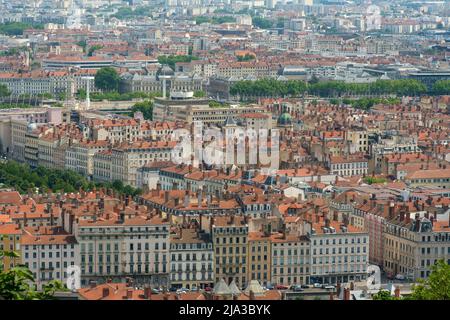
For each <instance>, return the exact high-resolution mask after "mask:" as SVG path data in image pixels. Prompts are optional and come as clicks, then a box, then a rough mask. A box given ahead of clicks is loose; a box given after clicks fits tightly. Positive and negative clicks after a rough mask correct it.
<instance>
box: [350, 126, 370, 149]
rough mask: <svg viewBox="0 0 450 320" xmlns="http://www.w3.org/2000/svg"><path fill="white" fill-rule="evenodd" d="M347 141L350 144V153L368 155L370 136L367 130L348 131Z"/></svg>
mask: <svg viewBox="0 0 450 320" xmlns="http://www.w3.org/2000/svg"><path fill="white" fill-rule="evenodd" d="M345 140H346V141H347V143H349V146H350V153H367V152H368V150H369V135H368V132H367V130H351V129H349V130H347V131H346V132H345Z"/></svg>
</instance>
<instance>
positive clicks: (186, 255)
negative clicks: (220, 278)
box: [169, 226, 215, 289]
mask: <svg viewBox="0 0 450 320" xmlns="http://www.w3.org/2000/svg"><path fill="white" fill-rule="evenodd" d="M169 253H170V257H171V258H170V284H171V286H172V287H176V288H187V289H193V288H198V289H204V288H206V287H210V288H212V287H214V280H215V277H214V267H213V266H214V251H213V244H212V242H211V237H210V235H209V234H207V233H205V232H203V231H200V230H199V228H198V227H196V226H194V227H188V228H185V227H180V228H178V229H177V231H176V233H175V234H172V235H171V238H170V250H169Z"/></svg>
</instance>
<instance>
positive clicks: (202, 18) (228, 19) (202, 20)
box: [195, 16, 236, 24]
mask: <svg viewBox="0 0 450 320" xmlns="http://www.w3.org/2000/svg"><path fill="white" fill-rule="evenodd" d="M232 22H236V18H235V17H233V16H222V17H206V16H199V17H196V18H195V23H196V24H202V23H211V24H222V23H232Z"/></svg>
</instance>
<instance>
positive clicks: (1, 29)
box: [0, 22, 44, 36]
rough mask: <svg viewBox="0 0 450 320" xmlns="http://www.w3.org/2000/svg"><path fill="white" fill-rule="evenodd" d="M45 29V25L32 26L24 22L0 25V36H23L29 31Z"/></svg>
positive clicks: (36, 24)
mask: <svg viewBox="0 0 450 320" xmlns="http://www.w3.org/2000/svg"><path fill="white" fill-rule="evenodd" d="M32 28H34V29H44V25H43V24H38V23H35V24H30V23H23V22H6V23H2V24H0V34H6V35H8V36H21V35H23V32H24V31H25V30H27V29H32Z"/></svg>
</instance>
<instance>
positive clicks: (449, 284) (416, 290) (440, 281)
mask: <svg viewBox="0 0 450 320" xmlns="http://www.w3.org/2000/svg"><path fill="white" fill-rule="evenodd" d="M408 299H410V300H450V265H449V264H447V263H446V262H445V260H439V261H438V262H437V263H436V264H435V265H433V266H431V273H430V275H429V277H428V278H427V279H425V280H424V279H422V280H420V281H419V284H417V285H415V286H414V287H413V291H412V294H411V295H410V296H409V297H408Z"/></svg>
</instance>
